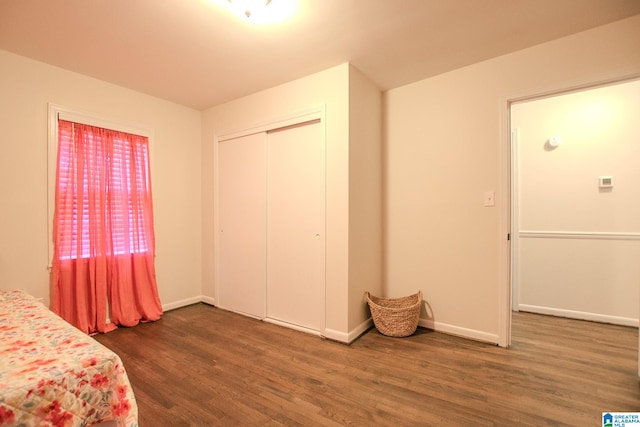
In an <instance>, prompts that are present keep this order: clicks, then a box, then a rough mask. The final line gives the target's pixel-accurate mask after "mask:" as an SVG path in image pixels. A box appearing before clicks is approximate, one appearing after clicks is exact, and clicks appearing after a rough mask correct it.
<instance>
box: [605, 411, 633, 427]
mask: <svg viewBox="0 0 640 427" xmlns="http://www.w3.org/2000/svg"><path fill="white" fill-rule="evenodd" d="M634 426H637V427H640V412H603V413H602V427H634Z"/></svg>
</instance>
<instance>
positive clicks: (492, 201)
mask: <svg viewBox="0 0 640 427" xmlns="http://www.w3.org/2000/svg"><path fill="white" fill-rule="evenodd" d="M484 205H485V206H495V205H496V192H495V191H485V192H484Z"/></svg>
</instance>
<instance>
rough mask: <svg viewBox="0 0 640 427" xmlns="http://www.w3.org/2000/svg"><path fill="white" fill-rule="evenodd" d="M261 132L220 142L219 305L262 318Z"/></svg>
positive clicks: (263, 192) (263, 161)
mask: <svg viewBox="0 0 640 427" xmlns="http://www.w3.org/2000/svg"><path fill="white" fill-rule="evenodd" d="M266 140H267V135H266V134H265V133H259V134H253V135H248V136H244V137H240V138H234V139H230V140H226V141H221V142H220V143H219V145H218V159H219V161H218V165H219V172H218V179H219V186H218V189H219V194H218V203H219V233H218V236H219V250H220V254H219V257H218V269H219V273H218V278H219V286H218V299H219V305H220V307H222V308H225V309H227V310H232V311H236V312H240V313H244V314H248V315H251V316H255V317H259V318H263V317H265V298H266V252H265V250H266V183H265V176H266Z"/></svg>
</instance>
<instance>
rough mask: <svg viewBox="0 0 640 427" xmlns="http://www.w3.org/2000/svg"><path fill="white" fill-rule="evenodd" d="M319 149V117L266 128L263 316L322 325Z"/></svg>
mask: <svg viewBox="0 0 640 427" xmlns="http://www.w3.org/2000/svg"><path fill="white" fill-rule="evenodd" d="M324 302H325V150H324V138H323V132H322V128H321V123H320V121H319V120H316V121H311V122H307V123H303V124H299V125H296V126H290V127H286V128H281V129H276V130H272V131H269V132H268V133H267V317H268V318H269V319H272V320H276V321H281V322H285V323H288V324H291V325H295V326H299V327H302V328H305V329H310V330H313V331H321V330H323V328H324Z"/></svg>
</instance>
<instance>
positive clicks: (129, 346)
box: [95, 304, 640, 427]
mask: <svg viewBox="0 0 640 427" xmlns="http://www.w3.org/2000/svg"><path fill="white" fill-rule="evenodd" d="M95 338H96V340H98V341H100V342H101V343H103V344H104V345H106V346H107V347H109V348H111V349H113V350H114V351H116V352H117V353H118V354H119V355H120V356H121V358H122V360H123V362H124V364H125V367H126V369H127V372H128V374H129V378H130V380H131V383H132V386H133V388H134V392H135V394H136V399H137V402H138V407H139V413H140V425H141V426H142V427H150V426H153V427H155V426H182V425H184V426H265V425H270V426H296V425H302V426H310V425H313V426H316V425H317V426H331V427H333V426H342V425H366V426H371V425H376V426H377V425H379V426H386V425H389V426H398V425H409V426H412V425H420V426H429V425H434V426H435V425H474V426H484V425H486V426H496V425H497V426H502V425H505V426H506V425H530V426H540V425H556V426H557V425H568V426H589V425H600V423H601V421H600V417H601V413H602V412H604V411H640V381H639V379H638V376H637V366H638V365H637V364H638V330H637V329H636V328H628V327H622V326H614V325H603V324H597V323H592V322H582V321H576V320H571V319H560V318H553V317H549V316H542V315H536V314H529V313H514V316H513V335H512V338H513V339H512V346H511V347H510V348H509V349H504V348H499V347H496V346H495V345H489V344H486V343H481V342H477V341H472V340H468V339H463V338H459V337H455V336H451V335H446V334H442V333H437V332H434V331H431V330H427V329H422V328H419V329H418V331H417V332H416V334H414V335H413V336H411V337H407V338H389V337H385V336H383V335H381V334H379V333H378V332H377V331H376V330H375V329H372V330H370V331H368V332H367V333H366V334H364V335H363V336H362V337H360V338H359V339H358V340H357V341H356V342H354V343H353V344H351V345H349V346H347V345H344V344H340V343H336V342H332V341H328V340H323V339H321V338H318V337H315V336H312V335H308V334H304V333H301V332H297V331H293V330H290V329H286V328H282V327H280V326H277V325H273V324H269V323H265V322H261V321H259V320H256V319H252V318H248V317H244V316H240V315H237V314H234V313H230V312H227V311H224V310H220V309H217V308H214V307H211V306H208V305H205V304H196V305H193V306H189V307H184V308H181V309H177V310H173V311H170V312H167V313H165V314H164V316H163V318H162V319H161V320H159V321H157V322H154V323H147V324H142V325H139V326H136V327H134V328H129V329H127V328H121V329H118V330H116V331H114V332H111V333H109V334H106V335H98V336H96V337H95Z"/></svg>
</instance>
